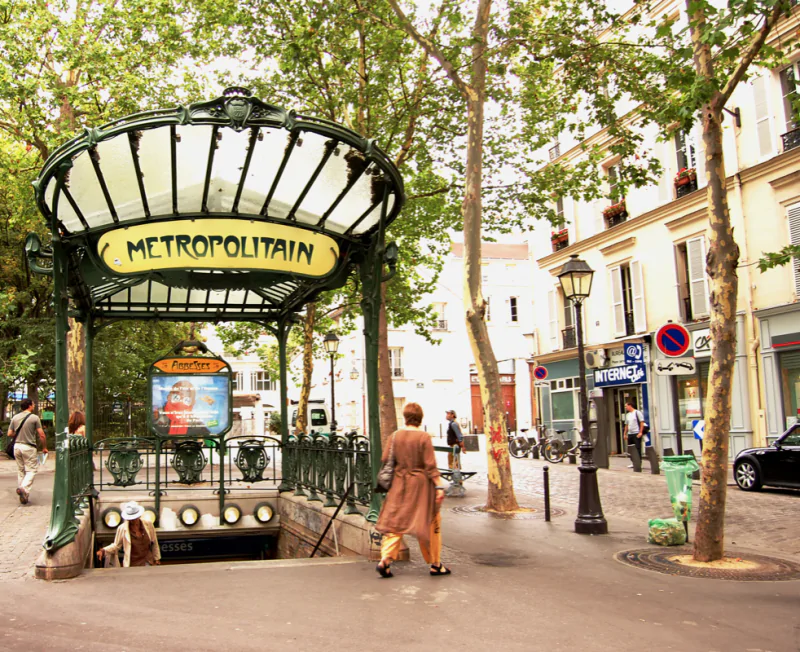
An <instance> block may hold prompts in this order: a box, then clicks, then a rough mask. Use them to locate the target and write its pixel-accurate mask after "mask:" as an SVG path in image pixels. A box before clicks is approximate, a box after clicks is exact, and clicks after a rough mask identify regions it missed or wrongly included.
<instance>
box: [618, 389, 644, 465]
mask: <svg viewBox="0 0 800 652" xmlns="http://www.w3.org/2000/svg"><path fill="white" fill-rule="evenodd" d="M647 429H648V425H647V423H645V420H644V414H643V413H642V411H641V410H637V409H636V407H634V405H633V403H631V402H630V401H628V402H627V403H625V429H624V433H623V434H624V435H627V437H628V446H635V447H636V450H637V451H639V459H643V458H644V455H643V454H642V437H644V435H645V434H646V433H647Z"/></svg>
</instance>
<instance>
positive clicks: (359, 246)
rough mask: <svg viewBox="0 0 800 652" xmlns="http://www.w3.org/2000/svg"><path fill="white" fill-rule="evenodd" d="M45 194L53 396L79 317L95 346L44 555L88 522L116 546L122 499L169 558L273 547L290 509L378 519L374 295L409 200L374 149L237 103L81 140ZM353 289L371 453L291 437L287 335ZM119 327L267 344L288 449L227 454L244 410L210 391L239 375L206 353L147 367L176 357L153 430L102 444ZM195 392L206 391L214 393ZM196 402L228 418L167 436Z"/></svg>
mask: <svg viewBox="0 0 800 652" xmlns="http://www.w3.org/2000/svg"><path fill="white" fill-rule="evenodd" d="M35 191H36V201H37V204H38V207H39V209H40V211H41V213H42V214H43V216H44V217H45V219H46V220H47V223H48V226H49V229H50V233H51V242H50V243H49V244H44V243H42V241H41V240H40V238H39V237H38V236H37V235H36V234H30V235H29V236H28V239H27V241H26V245H25V248H26V253H27V256H28V261H29V263H30V267H31V269H32V270H33V271H34V272H35V273H39V274H47V275H51V276H52V277H53V281H54V296H55V299H54V306H55V321H56V333H55V335H56V393H57V395H58V396H67V347H66V336H67V328H68V317H73V318H74V319H75V320H77V321H78V322H80V323H81V324H82V326H83V328H82V330H83V335H84V338H85V340H84V344H85V368H86V378H85V386H86V419H87V423H86V437H82V436H77V435H68V434H66V427H67V420H68V416H69V413H68V405H67V401H64V400H61V401H58V404H57V410H56V415H55V425H56V432H57V445H56V479H55V488H54V497H53V506H52V514H51V519H50V525H49V528H48V531H47V535H46V538H45V543H44V548H45V550H46V551H47V553H48V556H50V555H53V554H54V553H55V552H56V551H58V550H59V549H61V548H63V547H64V546H67V545H70V544H73V543H75V544H77V543H80V542H81V541H82V538H81V537H82V536H83V533H82V532H79V529H80V527H82V526H81V523H82V522H84V521H85V519H84V521H82V520H81V517H82V516H83V515H84V514H86V513H87V510H88V512H91V514H92V519H91V523H92V530H93V532H92V533H93V534H97V536H98V537H100V538H102V536H104V535H106V536H107V535H108V534H109V532H111V531H112V530H113V527H115V525H116V523H117V522H118V520H117V519H118V515H116V514H115V513H114V509H115V507H114V504H119V502H120V501H121V500H126V499H136V500H138V501H139V502H140V504H142V505H143V506H145V508H146V510H149V512H150V513H149V514H147V517H148V518H150V520H152V521H153V522H154V523H155V524H156V526H157V527H158V530H159V537H161V538H163V539H164V540H165V541H166V540H168V539H170V538H171V537H174V538H176V539H181V540H185V539H186V537H187V536H188V537H195V538H198V539H199V538H213V537H214V536H220V535H222V534H223V533H224V535H225V536H230V535H231V534H234V535H235V536H238V535H241V536H247V535H257V536H267V535H268V534H269V529H270V528H274V527H275V526H276V522H277V520H278V519H276V518H274V517H275V498H276V497H277V496H278V495H279V494H280V493H281V492H294V494H295V495H302V496H306V497H307V498H308V500H309V501H317V500H319V501H324V502H325V505H336V504H337V503H338V502H340V501H344V500H346V503H347V508H346V509H347V513H362V514H363V515H364V516H365V517H366V518H367V519H368V520H375V519H376V518H377V514H378V511H379V508H380V500H379V496H378V495H375V494H373V492H372V491H371V488H372V487H373V486H374V480H375V478H374V476H375V473H376V472H377V468H378V466H379V461H380V455H381V446H380V420H379V406H378V386H377V370H378V341H377V339H378V337H377V334H378V312H379V308H380V302H381V293H380V286H381V283H382V282H383V281H386V280H388V279H389V278H391V276H393V274H394V271H395V268H396V263H397V257H398V250H397V247H396V245H394V243H389V244H386V242H385V233H386V228H387V226H388V225H389V224H391V222H392V221H393V220H394V219H396V218H397V216H398V214H399V212H400V210H401V208H402V206H403V203H404V201H405V194H404V189H403V181H402V178H401V177H400V174H399V172H398V171H397V169H396V167H395V166H394V164H393V163H392V162H391V161H390V160H389V159H388V157H387V156H386V154H385V153H384V152H383V151H382V150H381V149H380V148H379V147H378V146H377V145H376V144H375V142H374V141H372V140H367V139H364V138H362V137H361V136H359V135H358V134H357V133H355V132H353V131H351V130H349V129H347V128H345V127H343V126H341V125H338V124H335V123H332V122H329V121H327V120H322V119H318V118H314V117H309V116H302V115H297V114H295V113H294V112H289V111H286V110H284V109H282V108H280V107H276V106H273V105H271V104H268V103H266V102H263V101H262V100H260V99H258V98H255V97H253V96H252V95H251V94H250V92H249V91H248V90H247V89H245V88H241V87H232V88H229V89H227V90H226V91H225V93H224V94H223V96H222V97H219V98H216V99H213V100H210V101H205V102H198V103H195V104H191V105H189V106H180V107H177V108H173V109H164V110H154V111H146V112H143V113H138V114H135V115H131V116H128V117H125V118H122V119H119V120H116V121H114V122H111V123H108V124H106V125H103V126H100V127H97V128H93V129H87V130H86V131H85V133H84V134H82V135H80V136H78V137H76V138H73V139H72V140H70V141H69V142H67V143H65V144H64V145H62V146H61V147H60V148H59V149H57V150H56V151H55V152H53V154H52V155H51V156H50V157H49V158H48V160H47V161H46V162H45V165H44V167H43V169H42V171H41V174H40V175H39V178H38V180H37V182H36V183H35ZM353 275H357V276H358V279H359V283H360V290H361V294H362V298H361V307H362V311H363V316H364V323H365V339H366V376H367V390H368V415H369V421H368V424H369V437H368V438H366V437H343V436H340V435H337V434H336V433H329V434H328V435H327V436H326V437H325V438H322V437H318V436H315V437H307V436H301V437H299V438H297V437H294V436H290V435H289V417H288V410H287V359H286V342H287V338H288V335H289V332H290V330H291V329H292V328H293V327H294V325H295V324H296V323H297V322H298V321H299V317H298V315H299V313H300V311H302V310H303V308H304V306H305V305H306V304H307V303H308V302H311V301H313V300H314V299H315V298H316V297H317V296H318V295H319V294H320V293H322V292H325V291H328V290H334V289H336V288H340V287H342V286H343V285H344V284H345V283H346V282H347V280H348V278H349V277H351V276H353ZM122 320H169V321H187V322H188V321H191V322H212V323H218V322H224V321H245V322H253V323H258V324H261V325H263V327H264V328H265V329H266V330H268V331H269V332H270V333H272V334H273V335H274V336H275V337H276V338H277V340H278V344H279V346H278V348H279V356H280V393H281V417H282V420H281V423H282V428H281V433H280V437H250V436H237V437H232V436H230V435H229V431H230V424H229V423H228V422H226V423H224V424H223V421H224V420H225V419H226V418H229V417H230V414H229V413H230V410H231V408H232V404H231V402H230V400H229V401H228V404H227V406H226V407H225V408H224V409H223V408H222V407H220V406H221V403H222V402H224V401H223V399H224V396H225V395H224V391H223V387H222V385H220V386H219V387H216V389H214V387H215V386H214V385H213V383H212V384H208V383H209V382H210V381H209V380H208V378H209V376H210V375H213V374H219V373H224V369H225V367H226V366H227V365H226V363H225V362H224V360H221V359H220V358H218V357H217V356H215V355H214V353H213V352H210V351H207V350H205V347H204V345H203V344H202V343H200V342H182V343H180V344H179V345H177V346H176V348H175V350H174V351H172V352H154V359H156V358H157V357H158V356H159V355H160V354H164V353H166V354H169V355H166V356H162V359H161V360H158V361H157V362H156V365H158V363H159V362H163V363H164V364H163V368H158V367H154V369H155V371H153V370H151V373H155V374H161V375H163V376H164V378H163V379H162V380H163V382H162V384H161V386H160V387H161V389H160V391H161V392H162V394H163V395H160V397H159V400H158V401H155V400H153V401H152V404H151V405H150V406H149V412H150V417H149V421H148V423H149V426H148V430H147V431H145V432H131V433H128V436H124V437H119V436H117V437H109V436H107V435H106V433H103V432H101V431H100V430H98V429H96V428H95V427H94V424H93V423H92V415H93V409H92V387H93V381H94V376H93V373H92V371H93V362H92V342H93V338H94V336H95V335H96V334H97V332H98V331H99V330H100V329H103V328H107V327H113V324H115V323H117V322H120V321H122ZM171 364H172V365H175V366H174V367H170V365H171ZM212 367H213V368H214V369H213V370H212ZM173 371H179V372H180V373H176V374H174V375H173V374H172V372H173ZM192 373H199V374H200V375H199V376H194V378H195V379H197V378H200V377H201V376H202V377H203V382H202V383H201V384H202V391H198V387H197V386H196V383H194V384H193V382H192V376H191V374H192ZM228 399H230V396H228ZM170 402H171V403H170ZM203 402H205V405H206V407H207V408H208V409H205V408H204V412H208V413H211V412H213V411H214V410H211V409H210V408H211V407H212V404H213V405H216V408H214V409H215V410H216V412H215V414H216V417H214V418H209V419H208V420H206V421H205V422H203V423H194V422H192V421H190V420H188V421H187V420H185V419H184V420H183V421H182V420H181V419H179V418H176V419H169V418H167V419H164V418H161V417H163V416H164V415H165V414H167V413H169V412H170V410H172V412H173V413H175V412H176V411H177V410H179V408H180V406H188V405H190V404H191V405H192V406H195V405H201V404H202V403H203ZM170 405H171V407H170ZM180 409H182V408H180ZM201 430H202V432H201ZM93 461H94V463H95V464H96V465H97V469H96V470H93V468H92V463H93ZM345 497H346V498H345ZM98 506H101V507H102V508H103V509H102V510H100V509H99V507H98ZM143 518H144V517H143ZM76 537H77V539H76ZM81 545H82V544H81ZM177 545H178V547H180V544H177ZM209 545H210V544H209ZM211 548H213V546H211V547H210V548H209V550H210V549H211ZM209 554H211V553H209Z"/></svg>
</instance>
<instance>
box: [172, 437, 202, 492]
mask: <svg viewBox="0 0 800 652" xmlns="http://www.w3.org/2000/svg"><path fill="white" fill-rule="evenodd" d="M207 462H208V460H207V459H206V456H205V455H203V447H202V445H201V444H198V443H197V442H196V441H182V442H180V443H179V444H176V445H175V454H174V455H173V456H172V468H173V469H175V470H176V471H177V472H178V482H179V483H180V484H197V483H198V482H202V481H203V480H202V475H203V469H204V468H206V463H207Z"/></svg>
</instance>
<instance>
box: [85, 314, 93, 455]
mask: <svg viewBox="0 0 800 652" xmlns="http://www.w3.org/2000/svg"><path fill="white" fill-rule="evenodd" d="M84 331H85V332H84V338H85V339H84V345H85V354H84V364H85V365H86V367H85V369H84V373H85V378H84V382H83V385H84V392H85V396H84V401H85V403H86V441H87V443H88V444H89V447H90V449H91V447H92V446H93V444H94V357H93V356H94V348H93V347H94V335H95V328H94V320H93V319H92V318H91V317H87V318H86V323H85V324H84ZM90 455H91V453H90Z"/></svg>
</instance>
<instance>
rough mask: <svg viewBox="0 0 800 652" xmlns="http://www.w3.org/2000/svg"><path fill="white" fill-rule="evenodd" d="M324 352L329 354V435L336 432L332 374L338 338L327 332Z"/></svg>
mask: <svg viewBox="0 0 800 652" xmlns="http://www.w3.org/2000/svg"><path fill="white" fill-rule="evenodd" d="M322 344H323V345H324V346H325V352H326V353H327V354H328V355H329V356H331V436H333V435H335V434H336V376H335V375H334V367H335V364H336V363H335V359H336V352H337V351H338V350H339V338H338V337H336V335H335V334H334V333H328V334H327V335H326V336H325V339H324V340H322Z"/></svg>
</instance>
